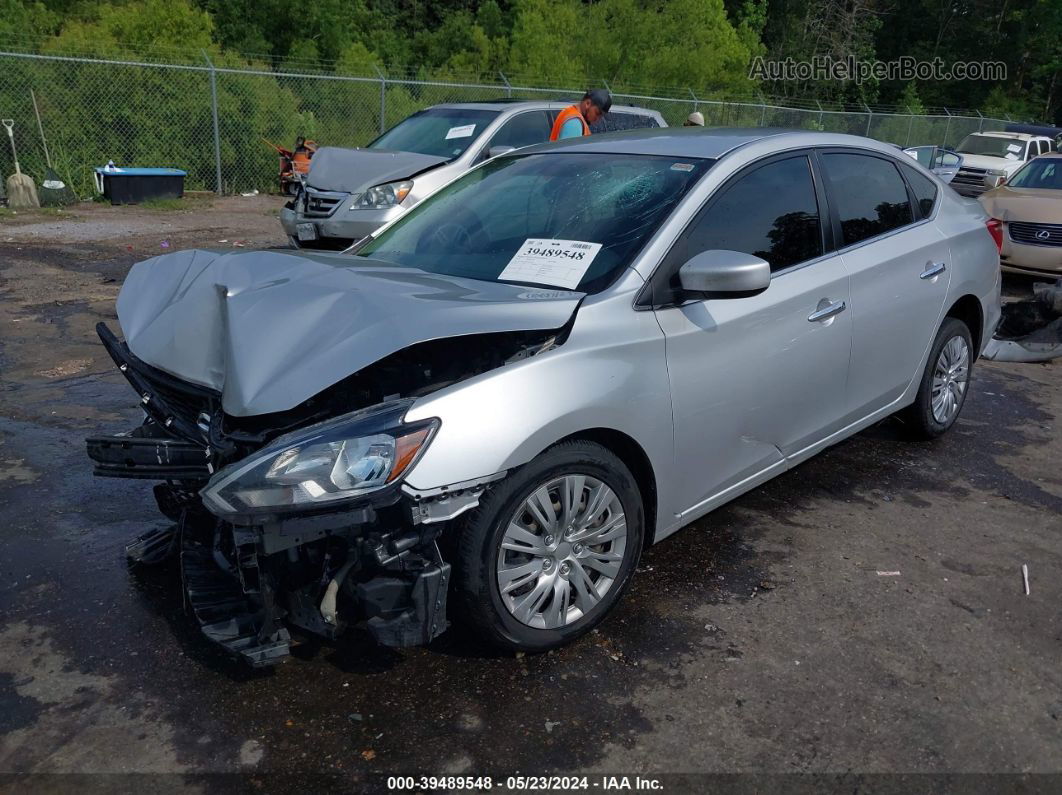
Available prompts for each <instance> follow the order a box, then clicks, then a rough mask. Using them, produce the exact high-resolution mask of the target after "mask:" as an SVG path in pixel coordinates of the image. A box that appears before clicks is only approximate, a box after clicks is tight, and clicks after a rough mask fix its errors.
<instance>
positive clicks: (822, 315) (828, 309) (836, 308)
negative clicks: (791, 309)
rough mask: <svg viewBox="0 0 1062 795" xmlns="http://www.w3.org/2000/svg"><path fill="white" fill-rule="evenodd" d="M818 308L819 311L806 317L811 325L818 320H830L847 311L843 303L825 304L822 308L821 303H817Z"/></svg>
mask: <svg viewBox="0 0 1062 795" xmlns="http://www.w3.org/2000/svg"><path fill="white" fill-rule="evenodd" d="M823 300H825V299H823ZM819 306H820V307H821V309H816V310H815V311H814V312H812V313H811V314H810V315H808V320H810V321H811V322H812V323H817V322H819V321H820V320H826V319H827V318H831V317H833V316H834V315H839V314H841V312H843V311H844V310H845V309H847V306H846V305H845V303H844V301H834V302H833V303H830V304H827V305H826V306H822V301H819Z"/></svg>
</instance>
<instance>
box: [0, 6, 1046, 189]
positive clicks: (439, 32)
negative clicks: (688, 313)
mask: <svg viewBox="0 0 1062 795" xmlns="http://www.w3.org/2000/svg"><path fill="white" fill-rule="evenodd" d="M0 42H12V43H13V44H12V46H17V47H18V48H20V49H28V50H31V51H39V52H42V53H52V54H71V53H76V54H82V55H92V56H97V57H106V58H141V57H143V54H144V53H155V55H156V57H155V59H156V60H158V61H159V62H160V64H161V63H162V62H165V61H171V62H180V63H184V64H187V65H192V66H195V67H199V68H200V69H199V70H190V69H186V70H175V69H167V68H164V67H163V66H162V65H159V66H157V67H154V66H152V67H123V66H109V65H96V64H89V63H86V64H76V65H72V64H70V63H63V62H50V61H28V60H16V59H7V60H5V62H4V68H3V69H2V70H0V108H2V109H4V111H5V115H12V116H14V117H15V118H16V119H17V120H18V127H17V130H16V131H17V134H18V136H19V148H20V159H21V160H22V164H23V166H24V167H25V169H26V170H27V171H28V172H29V173H31V174H34V175H35V176H39V175H40V174H42V173H43V156H42V152H41V150H40V147H39V146H37V143H38V142H37V141H36V140H35V135H34V134H33V133H34V123H33V116H32V106H31V105H30V102H29V95H28V89H29V88H33V89H35V90H36V92H37V95H38V100H39V102H40V104H41V110H42V114H43V116H44V120H45V126H46V131H47V132H48V134H49V138H50V140H51V142H52V143H53V146H52V154H53V160H55V161H56V166H57V168H59V169H60V170H61V171H64V172H67V173H64V176H67V175H69V177H70V178H71V181H72V184H73V186H74V187H75V188H76V190H77V191H78V192H79V193H80V194H82V195H86V194H88V193H90V189H91V167H92V166H97V165H102V164H104V163H106V162H107V160H109V159H113V160H115V161H116V162H117V163H120V164H137V165H158V166H166V165H174V166H179V167H182V168H186V169H188V170H189V176H188V182H187V185H188V187H189V188H190V189H204V188H205V189H213V188H215V187H216V174H215V168H214V162H213V117H212V114H211V110H210V102H209V96H210V91H211V81H210V72H209V71H207V70H206V69H205V66H206V62H207V59H209V60H210V61H211V62H212V63H213V64H214V65H215V66H216V67H218V68H219V69H220V70H224V69H226V68H233V69H239V70H242V71H241V72H240V73H236V72H227V71H219V72H218V73H217V74H216V90H217V94H218V111H219V113H218V116H219V124H220V132H221V141H222V143H221V159H222V170H223V173H224V174H226V175H229V174H236V173H241V174H254V175H258V176H255V177H253V178H250V179H246V178H245V179H241V180H240V181H239V182H238V183H234V184H231V185H230V184H226V185H225V186H224V188H225V189H238V190H248V189H251V188H258V189H260V190H266V189H273V188H275V184H276V179H275V175H276V169H277V159H276V153H275V152H273V150H271V149H270V148H269V147H268V146H267V145H266V144H265V142H264V141H263V140H262V139H263V138H267V139H269V140H270V141H273V142H274V143H277V144H279V145H281V146H285V147H290V146H291V144H292V142H293V141H294V139H295V137H296V136H297V135H300V134H301V135H305V136H307V137H310V138H313V139H316V140H317V141H318V142H320V143H322V144H332V145H348V146H349V145H363V144H365V143H367V142H369V141H370V140H372V138H374V137H375V136H376V135H377V134H378V133H379V131H380V128H381V125H383V126H385V127H386V126H390V125H392V124H394V123H396V122H398V121H400V120H401V119H402V118H404V117H405V116H406V115H408V114H409V113H411V112H413V111H414V110H416V109H418V108H421V107H423V106H425V105H427V104H433V103H437V102H443V101H454V100H462V99H483V98H491V97H494V96H497V94H498V90H497V89H494V88H485V89H468V88H448V87H444V86H439V85H430V83H431V82H432V81H451V82H461V81H464V82H468V81H470V80H478V81H482V82H483V83H485V84H490V85H495V84H497V82H498V81H499V79H500V73H504V74H505V75H506V76H507V78H508V79H509V80H510V81H511V82H512V83H514V84H517V85H525V86H546V87H550V88H555V89H562V88H564V89H571V90H572V91H580V90H582V89H584V88H586V87H592V86H598V85H602V84H603V83H607V84H608V85H609V86H610V87H612V88H613V90H615V91H618V92H623V91H627V92H630V93H635V94H651V93H654V92H658V93H663V92H665V91H668V90H670V91H671V92H672V95H677V96H682V95H684V94H685V92H686V89H687V87H688V88H689V89H692V90H693V91H694V92H695V93H696V94H697V96H698V97H701V98H704V99H708V98H712V97H717V98H723V97H726V98H732V97H734V96H755V95H758V94H774V95H777V94H781V95H785V96H788V97H790V98H793V99H805V100H808V101H809V104H811V105H812V106H814V104H813V103H812V102H811V100H819V101H823V102H827V101H832V102H835V103H846V104H848V105H850V106H854V107H855V108H856V109H859V110H862V108H863V107H864V106H863V103H871V104H872V103H876V102H881V103H888V104H895V105H899V106H907V107H910V108H911V109H912V111H914V112H915V113H922V112H924V111H925V109H926V108H927V107H928V106H942V105H946V106H950V107H951V108H952V109H956V108H964V107H965V108H973V107H981V108H982V110H983V111H984V112H985V114H986V115H1003V114H1007V115H1009V116H1011V117H1014V118H1016V119H1018V118H1021V119H1044V120H1053V121H1056V122H1062V4H1060V2H1059V0H963V1H962V2H941V0H669V1H668V2H666V3H664V2H659V0H593V2H589V1H588V0H434V1H433V2H426V0H314V1H313V2H310V3H307V2H305V1H304V0H298V1H296V0H0ZM758 55H764V56H765V57H768V58H774V59H783V58H786V57H792V58H794V59H796V60H809V59H811V58H812V57H814V56H816V55H830V56H832V57H834V58H835V59H840V58H845V57H848V56H851V57H854V58H857V59H862V60H866V59H875V58H876V59H879V60H891V59H895V58H899V57H901V56H913V57H914V58H917V59H921V60H929V59H932V58H934V57H940V58H941V59H942V60H943V61H944V62H945V63H946V64H950V63H953V62H955V61H960V60H970V59H976V60H999V61H1002V62H1004V63H1005V64H1006V65H1007V67H1008V76H1007V79H1006V80H1005V81H1003V82H1001V83H999V82H997V83H990V82H984V81H948V82H943V81H940V82H931V81H922V82H918V83H910V82H905V83H899V82H896V83H889V82H885V83H877V82H873V81H872V82H867V83H863V84H857V83H856V82H855V81H848V82H843V81H809V82H807V83H783V84H761V83H754V82H753V81H750V79H749V78H748V75H747V72H748V68H749V64H750V62H751V60H752V59H753V58H754V57H755V56H758ZM248 69H250V70H253V71H254V72H257V73H250V72H248V71H247V70H248ZM378 70H379V71H383V72H385V73H387V74H389V75H391V76H394V77H414V78H417V79H418V80H421V81H425V82H426V83H428V84H429V85H422V84H418V83H408V84H403V85H398V84H394V83H390V84H388V85H387V86H386V87H385V89H384V100H385V104H386V111H385V118H383V119H381V118H380V112H381V111H380V105H381V95H380V91H381V89H380V84H379V82H377V81H376V80H375V79H372V78H374V77H375V76H376V75H377V74H378ZM333 73H334V74H337V75H341V76H343V77H344V79H342V80H322V79H319V78H318V77H316V75H320V74H333ZM359 77H360V78H370V79H363V80H358V79H357V78H359ZM674 92H680V93H679V94H675V93H674ZM537 96H541V95H540V94H539V95H537ZM645 102H646V104H650V105H652V104H653V103H652V102H651V101H648V100H647V101H645ZM657 105H658V107H657V109H658V110H660V111H662V112H663V113H665V115H666V116H667V118H668V119H669V120H671V121H673V122H677V121H679V120H681V118H683V117H684V116H685V114H686V113H687V112H688V110H689V108H688V107H686V106H684V105H680V104H678V103H666V102H660V103H657ZM701 110H702V111H704V112H705V113H706V116H707V117H708V121H709V123H710V124H753V125H754V124H761V123H762V124H779V125H788V126H798V127H799V126H804V127H806V128H808V129H818V128H819V127H822V128H824V129H831V130H833V129H836V130H843V131H848V132H855V133H860V134H862V133H864V132H866V131H867V119H868V117H867V115H866V114H864V113H858V114H857V113H848V114H834V115H830V114H828V113H827V114H817V115H812V114H809V113H807V112H796V111H786V110H784V109H779V110H775V109H763V108H759V107H756V106H754V105H752V104H738V103H735V104H730V105H715V106H704V107H702V108H701ZM869 131H870V134H871V135H874V136H876V137H879V138H882V139H884V140H890V141H894V142H896V143H900V144H904V143H907V142H912V143H914V142H923V141H925V140H937V141H942V140H944V139H945V138H947V139H948V140H952V141H953V140H954V139H955V137H956V136H957V135H961V134H965V132H966V131H968V130H966V128H965V127H964V126H963V125H962V124H961V123H952V122H949V120H948V116H947V114H944V113H938V114H937V115H935V116H933V115H931V116H930V117H927V118H924V119H919V120H915V121H912V120H909V119H906V118H890V117H888V116H886V115H884V114H877V113H875V114H874V116H872V117H870V128H869ZM7 157H8V156H7V154H6V148H0V165H6V163H7Z"/></svg>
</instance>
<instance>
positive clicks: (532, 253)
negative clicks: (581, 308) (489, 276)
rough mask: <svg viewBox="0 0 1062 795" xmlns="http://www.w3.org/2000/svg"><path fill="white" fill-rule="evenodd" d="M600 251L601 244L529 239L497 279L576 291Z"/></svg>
mask: <svg viewBox="0 0 1062 795" xmlns="http://www.w3.org/2000/svg"><path fill="white" fill-rule="evenodd" d="M600 250H601V244H600V243H587V242H584V241H582V240H550V239H541V238H528V239H527V240H525V241H524V244H523V245H522V246H520V248H519V249H518V250H517V252H516V253H515V254H514V255H513V258H512V259H511V260H509V264H508V265H506V266H505V270H503V271H502V272H501V273H499V274H498V279H499V280H500V281H509V282H528V283H530V284H548V285H551V286H555V287H567V288H568V289H569V290H574V289H575V288H576V287H578V286H579V282H581V281H582V280H583V276H585V275H586V271H587V269H588V268H589V267H590V263H592V262H593V261H594V257H596V256H597V252H599V251H600Z"/></svg>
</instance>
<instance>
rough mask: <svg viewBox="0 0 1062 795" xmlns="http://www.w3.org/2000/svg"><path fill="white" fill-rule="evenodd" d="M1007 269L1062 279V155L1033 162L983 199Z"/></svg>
mask: <svg viewBox="0 0 1062 795" xmlns="http://www.w3.org/2000/svg"><path fill="white" fill-rule="evenodd" d="M978 201H980V202H981V204H982V205H983V206H984V208H985V212H987V213H988V214H989V215H990V216H992V218H994V219H997V220H998V222H999V223H998V224H997V225H996V228H995V229H993V230H992V232H993V236H995V238H996V243H997V244H999V262H1000V265H1002V267H1003V270H1005V271H1011V272H1013V273H1025V274H1029V275H1033V276H1054V277H1059V276H1062V153H1057V152H1054V153H1051V154H1047V155H1041V156H1040V157H1037V158H1035V159H1033V160H1030V161H1029V162H1028V163H1027V164H1026V165H1025V167H1024V168H1022V169H1021V170H1020V171H1018V172H1017V173H1016V174H1015V175H1014V176H1013V177H1012V178H1011V180H1010V181H1009V182H1007V183H1006V184H1004V185H1000V186H999V187H998V188H994V189H993V190H990V191H988V192H986V193H983V194H981V196H980V197H979V199H978Z"/></svg>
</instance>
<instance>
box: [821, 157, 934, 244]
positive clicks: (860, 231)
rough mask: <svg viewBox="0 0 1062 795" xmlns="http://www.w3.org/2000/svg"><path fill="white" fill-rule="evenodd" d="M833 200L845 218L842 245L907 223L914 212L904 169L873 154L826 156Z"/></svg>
mask: <svg viewBox="0 0 1062 795" xmlns="http://www.w3.org/2000/svg"><path fill="white" fill-rule="evenodd" d="M822 162H823V168H824V170H825V172H826V184H827V185H828V188H829V191H830V203H831V204H832V205H834V206H835V207H836V208H837V214H838V216H839V217H840V221H841V245H842V246H851V245H853V244H855V243H859V242H861V241H863V240H868V239H869V238H872V237H877V236H878V235H882V234H885V233H886V232H890V231H892V230H893V229H899V228H900V227H902V226H907V225H908V224H910V223H912V222H913V221H914V213H913V210H912V207H911V202H910V199H909V198H908V196H907V186H906V185H904V182H903V179H902V178H901V177H900V172H899V171H897V170H896V165H895V164H893V163H892V161H890V160H886V159H885V158H882V157H874V156H872V155H860V154H848V153H840V152H827V153H826V154H824V155H822Z"/></svg>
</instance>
